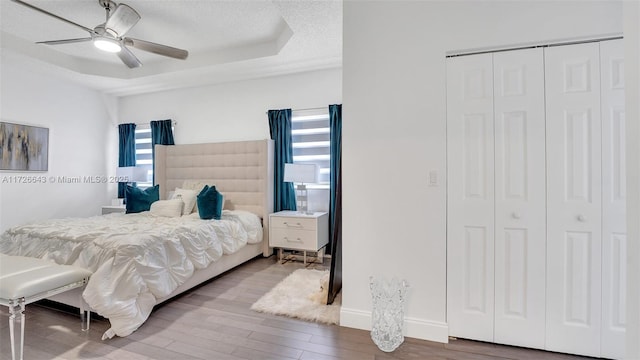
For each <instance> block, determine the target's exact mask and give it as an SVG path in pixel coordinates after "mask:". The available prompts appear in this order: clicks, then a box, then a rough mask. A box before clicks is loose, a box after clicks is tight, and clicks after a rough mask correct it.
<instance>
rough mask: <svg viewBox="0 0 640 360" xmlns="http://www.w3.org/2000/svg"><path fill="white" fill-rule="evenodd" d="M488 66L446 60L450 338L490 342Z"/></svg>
mask: <svg viewBox="0 0 640 360" xmlns="http://www.w3.org/2000/svg"><path fill="white" fill-rule="evenodd" d="M492 71H493V66H492V59H491V54H482V55H472V56H463V57H456V58H451V59H448V60H447V158H448V159H447V173H448V174H447V175H448V176H447V179H448V180H447V193H448V195H447V197H448V210H447V212H448V215H447V238H448V241H447V320H448V323H449V334H450V335H451V336H458V337H464V338H470V339H477V340H484V341H493V314H494V313H493V306H494V297H493V291H494V287H493V277H494V272H493V264H494V254H493V252H494V248H493V237H494V231H493V211H494V209H493V207H494V190H493V183H494V180H493V168H494V164H493V157H494V154H493V131H494V130H493V76H492Z"/></svg>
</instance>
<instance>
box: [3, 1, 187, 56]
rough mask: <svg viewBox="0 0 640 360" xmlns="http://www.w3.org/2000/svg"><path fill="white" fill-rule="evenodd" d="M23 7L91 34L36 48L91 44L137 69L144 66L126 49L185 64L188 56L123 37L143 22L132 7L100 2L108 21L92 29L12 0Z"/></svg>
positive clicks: (55, 41)
mask: <svg viewBox="0 0 640 360" xmlns="http://www.w3.org/2000/svg"><path fill="white" fill-rule="evenodd" d="M12 1H14V2H16V3H18V4H20V5H24V6H26V7H28V8H30V9H33V10H36V11H39V12H41V13H43V14H45V15H49V16H51V17H54V18H56V19H58V20H61V21H64V22H66V23H68V24H71V25H74V26H76V27H79V28H80V29H82V30H85V31H86V32H88V33H89V35H90V37H86V38H77V39H64V40H51V41H39V42H37V44H47V45H59V44H69V43H76V42H85V41H92V42H93V44H94V45H95V46H96V47H97V48H98V49H101V50H104V51H107V52H113V53H116V54H117V55H118V57H119V58H120V60H122V62H123V63H125V65H127V66H128V67H129V68H137V67H139V66H142V63H141V62H140V60H138V58H137V57H136V56H135V55H134V54H133V53H132V52H131V50H129V49H128V48H127V46H131V47H134V48H136V49H140V50H144V51H148V52H151V53H154V54H158V55H163V56H168V57H171V58H175V59H181V60H184V59H186V58H187V56H189V52H188V51H186V50H182V49H178V48H174V47H171V46H167V45H161V44H156V43H152V42H150V41H145V40H139V39H134V38H130V37H125V36H124V35H125V34H126V33H127V32H128V31H129V30H131V28H132V27H133V26H134V25H135V24H136V23H137V22H138V20H140V15H139V14H138V13H137V12H136V11H135V10H134V9H133V8H131V7H130V6H129V5H126V4H116V3H115V2H113V1H112V0H98V3H99V4H100V6H102V7H103V8H104V9H105V11H106V13H107V20H106V21H105V22H104V23H102V24H99V25H97V26H96V27H94V28H93V29H90V28H88V27H85V26H82V25H80V24H77V23H75V22H73V21H71V20H68V19H65V18H63V17H61V16H58V15H56V14H53V13H50V12H48V11H46V10H43V9H41V8H39V7H36V6H34V5H31V4H29V3H26V2H24V1H22V0H12Z"/></svg>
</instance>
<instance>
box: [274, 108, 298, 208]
mask: <svg viewBox="0 0 640 360" xmlns="http://www.w3.org/2000/svg"><path fill="white" fill-rule="evenodd" d="M267 114H268V116H269V131H270V133H271V139H273V140H274V142H275V150H274V154H273V162H274V164H273V165H274V166H273V167H274V171H273V174H274V175H273V184H274V185H273V186H274V189H273V190H274V191H273V193H274V195H273V196H274V199H273V200H274V201H273V210H274V211H276V212H277V211H282V210H296V193H295V191H294V190H293V184H292V183H289V182H287V183H285V182H284V181H283V180H284V164H286V163H293V141H292V140H291V109H283V110H269V112H268V113H267Z"/></svg>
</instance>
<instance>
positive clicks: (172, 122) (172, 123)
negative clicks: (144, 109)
mask: <svg viewBox="0 0 640 360" xmlns="http://www.w3.org/2000/svg"><path fill="white" fill-rule="evenodd" d="M150 122H151V121H149V122H147V123H134V124H135V125H136V126H139V125H149V126H151V124H150ZM122 124H131V123H122ZM122 124H116V127H118V125H122ZM171 125H173V126H176V125H178V122H177V121H171Z"/></svg>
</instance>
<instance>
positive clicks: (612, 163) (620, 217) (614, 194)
mask: <svg viewBox="0 0 640 360" xmlns="http://www.w3.org/2000/svg"><path fill="white" fill-rule="evenodd" d="M623 59H624V45H623V42H622V40H614V41H605V42H601V43H600V68H601V71H600V73H601V79H602V81H601V88H602V92H601V97H602V340H601V347H602V356H603V357H606V358H616V359H622V358H624V351H625V318H626V312H625V297H626V291H625V290H626V268H627V261H626V257H627V252H626V249H627V246H626V243H627V230H626V221H625V220H626V209H625V206H626V203H625V197H626V193H625V192H626V183H625V182H626V177H625V161H626V159H625V117H624V114H625V113H624V61H623Z"/></svg>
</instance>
